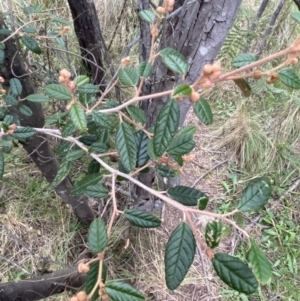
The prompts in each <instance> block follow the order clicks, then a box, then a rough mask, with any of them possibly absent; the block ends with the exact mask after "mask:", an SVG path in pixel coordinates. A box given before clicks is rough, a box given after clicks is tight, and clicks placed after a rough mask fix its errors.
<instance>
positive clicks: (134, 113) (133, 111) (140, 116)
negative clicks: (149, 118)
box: [127, 106, 146, 124]
mask: <svg viewBox="0 0 300 301" xmlns="http://www.w3.org/2000/svg"><path fill="white" fill-rule="evenodd" d="M127 112H128V113H129V115H130V117H131V118H132V119H134V120H136V121H137V122H140V123H142V124H144V123H146V116H145V113H144V111H143V110H142V109H140V108H139V107H136V106H128V107H127Z"/></svg>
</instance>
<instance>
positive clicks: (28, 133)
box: [12, 127, 36, 141]
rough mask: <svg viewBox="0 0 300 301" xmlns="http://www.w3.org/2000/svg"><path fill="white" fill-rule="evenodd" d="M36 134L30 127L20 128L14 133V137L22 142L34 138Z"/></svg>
mask: <svg viewBox="0 0 300 301" xmlns="http://www.w3.org/2000/svg"><path fill="white" fill-rule="evenodd" d="M35 134H36V131H35V129H33V128H30V127H18V128H17V129H16V130H15V131H14V132H13V133H12V137H13V138H15V139H17V140H20V141H25V140H26V139H27V138H30V137H32V136H33V135H35Z"/></svg>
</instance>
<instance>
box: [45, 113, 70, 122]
mask: <svg viewBox="0 0 300 301" xmlns="http://www.w3.org/2000/svg"><path fill="white" fill-rule="evenodd" d="M67 115H68V112H63V113H55V114H53V115H52V116H50V117H48V118H47V119H46V121H45V125H50V124H54V123H60V122H61V121H63V120H64V119H65V118H66V116H67Z"/></svg>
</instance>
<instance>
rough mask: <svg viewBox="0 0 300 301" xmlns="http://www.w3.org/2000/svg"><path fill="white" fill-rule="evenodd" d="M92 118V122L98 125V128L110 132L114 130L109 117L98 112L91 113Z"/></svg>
mask: <svg viewBox="0 0 300 301" xmlns="http://www.w3.org/2000/svg"><path fill="white" fill-rule="evenodd" d="M92 116H93V119H94V121H95V122H96V123H97V124H99V125H100V126H102V127H104V128H107V129H110V130H112V129H113V128H114V125H113V122H112V119H111V118H110V117H109V115H106V114H103V113H100V112H95V111H93V112H92Z"/></svg>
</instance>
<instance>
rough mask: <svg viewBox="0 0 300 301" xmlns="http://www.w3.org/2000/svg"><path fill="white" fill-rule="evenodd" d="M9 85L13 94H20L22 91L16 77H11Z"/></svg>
mask: <svg viewBox="0 0 300 301" xmlns="http://www.w3.org/2000/svg"><path fill="white" fill-rule="evenodd" d="M9 85H10V89H11V92H12V93H13V94H14V95H15V96H20V95H21V93H22V84H21V82H20V81H19V80H18V79H17V78H12V79H11V80H10V81H9Z"/></svg>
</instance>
